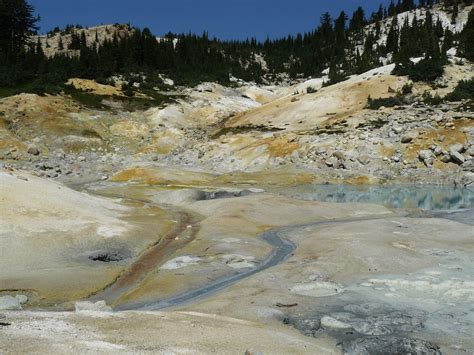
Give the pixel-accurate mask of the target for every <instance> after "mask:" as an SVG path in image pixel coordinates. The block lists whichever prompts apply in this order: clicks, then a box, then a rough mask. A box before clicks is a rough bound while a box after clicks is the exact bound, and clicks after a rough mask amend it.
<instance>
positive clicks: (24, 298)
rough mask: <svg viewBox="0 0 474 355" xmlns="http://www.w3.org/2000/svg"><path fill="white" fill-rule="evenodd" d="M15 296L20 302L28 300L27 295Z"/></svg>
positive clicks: (23, 302)
mask: <svg viewBox="0 0 474 355" xmlns="http://www.w3.org/2000/svg"><path fill="white" fill-rule="evenodd" d="M15 298H16V299H17V300H18V302H20V304H25V303H27V302H28V297H27V296H25V295H16V296H15Z"/></svg>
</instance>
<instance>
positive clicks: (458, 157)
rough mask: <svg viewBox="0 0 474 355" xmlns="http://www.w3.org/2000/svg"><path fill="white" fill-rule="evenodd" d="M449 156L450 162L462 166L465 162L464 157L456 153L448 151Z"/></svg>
mask: <svg viewBox="0 0 474 355" xmlns="http://www.w3.org/2000/svg"><path fill="white" fill-rule="evenodd" d="M449 155H450V157H451V160H452V161H453V162H455V163H457V164H463V163H464V162H465V161H466V159H465V158H464V156H463V155H462V154H461V153H458V152H456V151H450V152H449Z"/></svg>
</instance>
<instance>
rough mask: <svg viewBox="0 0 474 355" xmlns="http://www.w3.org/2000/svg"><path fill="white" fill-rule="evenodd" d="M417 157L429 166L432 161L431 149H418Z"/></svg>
mask: <svg viewBox="0 0 474 355" xmlns="http://www.w3.org/2000/svg"><path fill="white" fill-rule="evenodd" d="M418 157H419V158H420V160H421V161H422V162H423V163H424V164H425V165H426V166H431V165H433V163H434V155H433V152H432V151H431V150H427V149H425V150H420V152H419V153H418Z"/></svg>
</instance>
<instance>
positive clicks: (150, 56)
mask: <svg viewBox="0 0 474 355" xmlns="http://www.w3.org/2000/svg"><path fill="white" fill-rule="evenodd" d="M438 2H439V1H436V0H420V1H419V2H418V3H415V1H414V0H397V1H396V2H395V1H393V0H392V1H391V2H390V4H389V5H388V6H387V7H383V6H382V5H381V6H380V7H379V8H378V10H377V11H375V12H373V13H371V14H370V15H366V13H365V11H364V9H363V8H362V7H359V8H358V9H356V11H355V12H354V13H353V14H352V16H351V17H350V18H349V16H348V15H347V14H346V13H344V12H341V13H340V14H339V16H337V17H336V18H332V16H331V15H330V14H329V13H325V14H323V15H322V17H321V22H320V24H319V26H318V27H317V28H315V29H314V30H313V31H311V32H307V33H303V34H301V33H300V34H297V35H294V36H293V35H289V36H287V37H285V38H280V39H266V40H265V41H263V42H259V41H257V40H256V39H255V38H251V39H247V40H243V41H223V40H219V39H217V38H210V37H209V35H208V34H207V33H203V34H202V35H196V34H193V33H187V34H177V35H176V34H172V33H169V34H167V35H166V36H165V37H164V38H163V39H162V40H159V41H158V40H157V39H156V37H155V35H154V34H153V33H152V32H151V31H150V30H149V29H148V28H145V29H143V30H141V29H138V28H134V29H133V31H131V32H130V33H131V34H130V35H129V36H125V37H124V38H119V37H118V36H117V34H116V33H115V34H114V35H113V37H112V38H111V39H108V40H105V41H104V42H99V41H98V40H96V41H94V42H93V43H92V44H90V43H89V45H88V43H87V40H86V37H85V32H84V31H81V30H78V28H77V27H75V26H68V27H67V28H66V29H65V30H63V31H61V30H60V29H59V28H56V29H54V30H53V31H52V32H51V33H50V34H49V35H50V36H52V35H54V34H57V33H59V34H66V33H67V34H70V35H71V41H70V43H68V44H67V45H66V44H63V43H62V39H61V38H60V43H59V47H60V49H62V48H64V47H65V46H67V47H68V48H67V49H70V50H74V51H75V52H76V54H75V55H71V54H68V53H63V52H60V53H57V54H56V55H54V56H52V57H47V56H46V55H45V53H44V52H43V48H42V44H41V42H40V41H39V40H38V42H34V41H31V40H29V39H30V38H32V36H33V35H35V34H36V31H37V30H38V28H37V27H36V24H37V22H38V18H37V17H35V16H34V15H33V14H34V9H33V7H32V6H31V5H29V4H28V3H27V1H26V0H0V86H15V85H21V84H23V83H28V82H36V83H40V84H43V85H51V84H57V85H61V83H64V81H65V80H66V79H68V78H70V77H82V78H91V79H97V80H99V81H105V80H106V79H107V78H109V77H110V76H112V75H116V74H124V75H127V74H132V73H141V74H144V77H146V78H147V80H148V81H149V82H150V83H149V84H150V85H151V84H153V83H155V81H156V82H159V76H158V73H161V74H165V75H167V76H168V77H170V78H172V79H174V80H175V81H176V82H177V83H178V84H182V85H193V84H196V83H199V82H202V81H217V82H220V83H223V84H228V83H229V80H230V75H232V76H234V77H237V78H241V79H244V80H246V81H255V82H262V80H263V79H264V78H265V77H272V76H273V77H277V76H278V74H280V73H287V74H289V75H290V77H292V78H296V77H308V76H320V75H321V73H322V71H323V70H325V69H326V68H329V82H328V84H332V83H335V82H337V81H340V80H343V79H344V78H345V77H346V76H348V75H351V74H355V73H361V72H364V71H367V70H369V69H371V68H374V67H377V66H380V65H381V64H382V59H383V58H391V59H392V60H393V61H395V62H396V64H397V66H396V70H395V72H396V73H398V74H401V75H411V76H413V79H415V80H417V79H422V80H427V79H428V80H429V79H433V78H435V77H436V76H438V75H439V73H440V71H441V73H442V70H443V69H442V68H443V65H444V64H445V62H446V51H447V50H448V49H450V48H451V47H453V46H457V47H458V50H459V53H461V54H462V55H463V56H465V57H466V58H468V59H470V60H474V57H473V51H474V49H473V39H474V34H473V31H474V14H473V13H472V12H471V14H470V15H469V21H468V23H467V25H466V27H465V29H464V30H463V32H462V33H460V34H453V33H452V32H451V31H449V30H448V29H446V30H445V29H444V28H443V25H442V23H441V21H440V20H439V19H436V18H434V17H433V15H432V14H431V12H430V8H431V7H433V6H434V5H435V4H436V3H438ZM470 4H472V0H464V1H461V0H445V1H443V6H445V7H446V8H449V9H450V10H451V12H452V21H455V20H456V16H457V12H458V11H459V7H460V6H466V5H470ZM417 7H421V8H424V9H426V14H425V16H424V18H423V19H421V18H417V17H416V16H414V17H413V18H412V19H411V20H409V19H408V17H407V19H406V20H405V21H404V22H403V23H398V19H397V17H396V15H397V14H399V13H402V12H405V11H410V10H414V9H416V8H417ZM390 17H391V18H392V20H391V23H390V25H389V28H388V33H383V28H382V21H384V20H386V19H387V18H390ZM369 25H370V26H369ZM383 38H386V40H382V39H383ZM258 57H261V58H264V60H265V63H266V65H265V66H264V65H262V61H261V60H258ZM413 57H423V60H422V61H420V62H418V63H416V64H415V63H412V61H411V60H410V58H413ZM420 63H421V64H420ZM416 73H419V75H418V76H417V75H416Z"/></svg>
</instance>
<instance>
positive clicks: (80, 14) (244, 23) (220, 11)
mask: <svg viewBox="0 0 474 355" xmlns="http://www.w3.org/2000/svg"><path fill="white" fill-rule="evenodd" d="M29 2H30V3H31V4H32V5H33V6H35V9H36V12H37V13H38V14H40V15H41V18H42V20H41V23H40V26H41V31H42V32H45V31H48V30H50V29H52V28H53V27H55V26H61V27H63V26H64V25H66V24H71V23H74V24H75V23H79V24H82V25H84V26H93V25H98V24H109V23H116V22H119V23H128V22H130V23H131V24H132V25H135V26H138V27H149V28H150V29H151V30H152V31H153V32H154V33H155V34H156V35H162V34H164V33H166V32H168V31H172V32H178V33H179V32H188V31H192V32H196V33H202V32H203V31H204V30H207V31H208V32H209V34H210V35H211V36H217V37H219V38H222V39H245V38H246V37H252V36H256V37H257V38H258V39H265V38H266V36H267V35H269V36H270V37H272V38H275V37H282V36H286V35H287V34H288V33H292V34H294V33H296V32H304V31H309V30H311V29H313V28H314V27H315V26H316V25H317V24H318V23H319V18H320V15H321V14H322V13H324V12H326V11H329V12H330V13H332V14H334V15H337V14H338V13H339V11H340V10H344V11H346V12H347V13H349V14H352V11H354V9H355V8H357V6H359V5H361V6H363V7H364V8H365V9H366V12H367V13H368V14H370V13H371V12H372V11H374V10H376V9H377V8H378V5H379V4H380V3H381V2H382V3H383V4H387V3H388V2H389V0H330V1H324V0H29Z"/></svg>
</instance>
